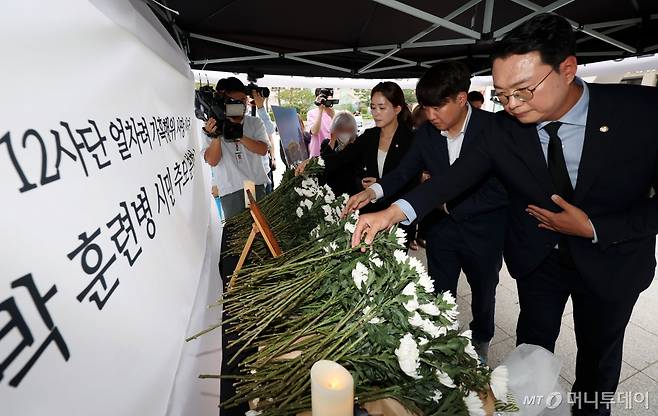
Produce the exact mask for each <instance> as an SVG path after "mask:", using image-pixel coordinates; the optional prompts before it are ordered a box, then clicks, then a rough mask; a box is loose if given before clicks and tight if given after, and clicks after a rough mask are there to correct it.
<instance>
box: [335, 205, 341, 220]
mask: <svg viewBox="0 0 658 416" xmlns="http://www.w3.org/2000/svg"><path fill="white" fill-rule="evenodd" d="M334 211H335V212H336V216H337V217H338V218H340V214H342V213H343V209H342V208H341V207H336V208H334Z"/></svg>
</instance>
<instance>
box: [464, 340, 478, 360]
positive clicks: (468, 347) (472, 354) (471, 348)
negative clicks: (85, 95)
mask: <svg viewBox="0 0 658 416" xmlns="http://www.w3.org/2000/svg"><path fill="white" fill-rule="evenodd" d="M464 352H465V353H466V354H467V355H469V356H470V357H471V358H473V359H474V360H479V359H480V357H478V353H477V351H475V347H474V346H473V344H472V343H471V340H469V341H468V344H466V347H464Z"/></svg>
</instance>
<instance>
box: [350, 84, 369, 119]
mask: <svg viewBox="0 0 658 416" xmlns="http://www.w3.org/2000/svg"><path fill="white" fill-rule="evenodd" d="M353 91H354V95H356V97H357V98H358V99H359V112H360V113H361V114H367V113H368V108H369V107H370V90H369V89H367V88H355V89H354V90H353Z"/></svg>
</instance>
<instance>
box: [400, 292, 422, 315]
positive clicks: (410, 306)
mask: <svg viewBox="0 0 658 416" xmlns="http://www.w3.org/2000/svg"><path fill="white" fill-rule="evenodd" d="M402 306H404V309H406V310H408V311H409V312H414V311H415V310H416V309H418V307H419V306H420V305H419V304H418V298H417V297H416V295H414V297H413V299H410V300H408V301H406V302H404V303H403V304H402Z"/></svg>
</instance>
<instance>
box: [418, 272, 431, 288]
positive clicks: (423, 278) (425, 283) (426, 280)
mask: <svg viewBox="0 0 658 416" xmlns="http://www.w3.org/2000/svg"><path fill="white" fill-rule="evenodd" d="M418 284H419V285H421V286H422V287H423V289H424V290H425V293H434V279H432V278H431V277H430V276H429V275H428V274H427V273H419V279H418Z"/></svg>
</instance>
